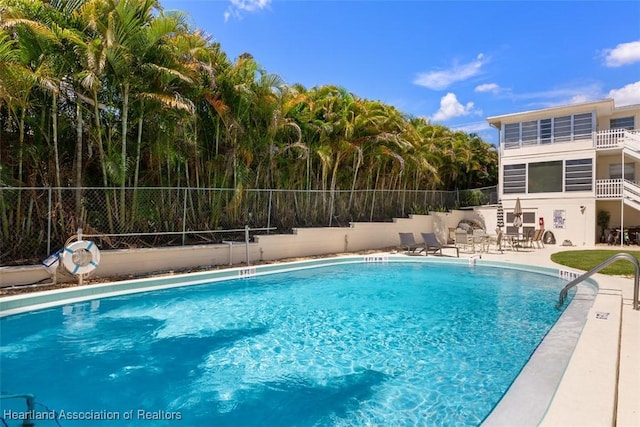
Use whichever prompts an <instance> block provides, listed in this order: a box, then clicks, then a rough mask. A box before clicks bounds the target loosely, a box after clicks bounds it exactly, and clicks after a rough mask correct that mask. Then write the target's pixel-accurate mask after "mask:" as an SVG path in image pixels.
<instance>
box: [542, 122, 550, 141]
mask: <svg viewBox="0 0 640 427" xmlns="http://www.w3.org/2000/svg"><path fill="white" fill-rule="evenodd" d="M551 133H552V129H551V119H544V120H540V143H541V144H549V143H551Z"/></svg>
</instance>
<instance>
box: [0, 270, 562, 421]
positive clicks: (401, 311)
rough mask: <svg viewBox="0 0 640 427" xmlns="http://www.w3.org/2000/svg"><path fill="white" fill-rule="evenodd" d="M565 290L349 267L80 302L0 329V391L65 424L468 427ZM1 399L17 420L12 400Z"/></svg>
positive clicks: (472, 273) (491, 276)
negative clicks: (31, 398) (28, 396)
mask: <svg viewBox="0 0 640 427" xmlns="http://www.w3.org/2000/svg"><path fill="white" fill-rule="evenodd" d="M563 284H564V282H562V281H560V280H559V279H558V278H555V277H550V276H546V275H541V274H537V273H531V272H524V271H519V270H510V269H498V268H492V267H481V266H477V267H474V268H471V267H469V266H466V265H448V264H430V263H381V264H349V265H338V266H331V267H319V268H314V269H308V270H300V271H292V272H287V273H279V274H273V275H267V276H257V277H252V278H247V279H240V280H233V281H227V282H218V283H213V284H209V285H200V286H191V287H182V288H173V289H169V290H163V291H155V292H147V293H142V294H134V295H127V296H122V297H114V298H107V299H101V300H95V301H88V302H84V303H78V304H74V305H69V306H64V307H56V308H51V309H46V310H41V311H36V312H30V313H26V314H20V315H13V316H9V317H5V318H2V319H0V326H1V331H0V332H1V335H0V340H1V342H0V344H1V347H2V355H1V359H0V368H1V374H0V375H1V377H0V384H1V387H2V392H3V393H7V392H11V393H32V394H34V395H35V396H36V400H37V401H38V402H41V403H42V404H44V405H45V406H46V409H45V406H37V408H36V409H37V410H38V411H41V414H42V416H46V415H47V414H50V413H49V412H47V411H48V410H51V411H56V414H58V415H60V414H62V415H63V416H62V417H61V419H59V420H58V421H57V423H59V424H60V425H61V426H63V427H64V426H68V425H89V424H90V425H91V426H94V425H95V426H100V425H103V426H119V425H123V426H124V425H126V426H129V425H139V426H150V425H153V426H156V425H166V426H224V425H231V426H258V425H259V426H286V425H297V426H315V425H345V426H347V425H349V426H351V425H429V426H440V425H442V426H454V425H458V426H472V425H478V424H480V423H481V422H482V420H483V419H484V418H485V417H486V416H487V415H488V413H489V412H490V411H491V410H492V408H493V407H494V406H495V405H496V403H497V402H498V401H499V400H500V398H501V397H502V395H503V394H504V393H505V392H506V390H507V389H508V387H509V386H510V384H511V383H512V381H513V380H514V379H515V377H516V376H517V375H518V373H519V372H520V370H521V369H522V367H523V366H524V364H525V363H526V362H527V360H528V358H529V357H530V355H531V354H532V352H533V351H534V350H535V348H536V347H537V345H538V344H539V343H540V341H541V340H542V338H543V337H544V335H545V334H546V333H547V331H548V330H549V329H550V328H551V327H552V326H553V324H554V323H555V321H556V320H557V319H558V317H559V315H560V312H559V311H557V310H555V308H554V304H555V300H556V298H557V295H558V291H559V289H561V288H562V286H563ZM0 405H1V406H2V407H1V408H0V415H4V421H5V422H6V423H7V425H10V426H11V425H19V421H17V420H15V419H14V418H16V415H19V414H20V413H24V411H25V404H24V401H19V400H10V401H9V400H6V399H5V400H1V401H0ZM7 411H9V412H7ZM11 411H14V412H11ZM72 418H93V420H91V422H90V423H89V422H88V421H86V420H81V421H75V420H73V419H72ZM101 418H109V419H106V420H105V419H102V420H101ZM36 425H56V421H43V422H42V423H36Z"/></svg>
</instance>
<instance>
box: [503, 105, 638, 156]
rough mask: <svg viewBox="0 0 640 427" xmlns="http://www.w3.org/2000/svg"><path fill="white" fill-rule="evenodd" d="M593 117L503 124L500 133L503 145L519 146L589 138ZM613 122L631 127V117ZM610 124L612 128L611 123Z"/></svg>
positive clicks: (587, 114)
mask: <svg viewBox="0 0 640 427" xmlns="http://www.w3.org/2000/svg"><path fill="white" fill-rule="evenodd" d="M593 117H594V116H593V113H584V114H575V115H572V116H561V117H555V118H553V119H551V118H549V119H542V120H531V121H528V122H522V123H509V124H505V125H504V128H503V130H504V134H503V135H502V137H503V143H504V147H505V148H519V147H520V146H521V145H522V146H525V145H535V144H551V143H555V142H567V141H575V140H580V139H590V138H591V136H592V133H593V129H594V119H593ZM614 122H615V125H616V126H619V127H626V128H627V129H632V128H633V117H627V118H621V119H612V121H611V123H614ZM611 126H612V128H613V124H612V125H611Z"/></svg>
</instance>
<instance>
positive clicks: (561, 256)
mask: <svg viewBox="0 0 640 427" xmlns="http://www.w3.org/2000/svg"><path fill="white" fill-rule="evenodd" d="M621 252H623V253H627V254H630V255H633V256H634V257H636V258H638V259H639V260H640V251H630V250H611V249H606V250H601V249H598V250H586V251H563V252H557V253H555V254H552V255H551V260H552V261H553V262H556V263H558V264H561V265H566V266H567V267H571V268H576V269H578V270H584V271H589V270H591V269H592V268H593V267H595V266H596V265H598V264H600V263H602V262H604V261H606V260H607V259H609V258H611V257H612V256H613V255H615V254H618V253H621ZM600 273H602V274H608V275H611V276H632V275H633V274H635V270H634V268H633V265H632V264H631V263H629V262H627V261H623V260H621V261H616V262H614V263H613V264H611V265H609V266H607V267H606V268H604V269H602V270H601V271H600Z"/></svg>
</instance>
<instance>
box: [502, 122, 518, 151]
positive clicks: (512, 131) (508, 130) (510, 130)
mask: <svg viewBox="0 0 640 427" xmlns="http://www.w3.org/2000/svg"><path fill="white" fill-rule="evenodd" d="M519 146H520V123H512V124H508V125H504V148H517V147H519Z"/></svg>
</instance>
